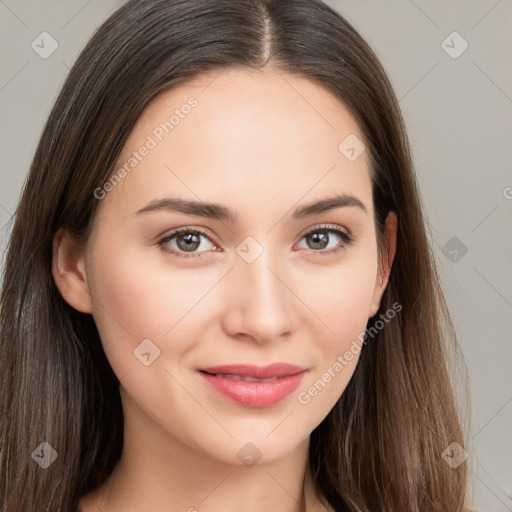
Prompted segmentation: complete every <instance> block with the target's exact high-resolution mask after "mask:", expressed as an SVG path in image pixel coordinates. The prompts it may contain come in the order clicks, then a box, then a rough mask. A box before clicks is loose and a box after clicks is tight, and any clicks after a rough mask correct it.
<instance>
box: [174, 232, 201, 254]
mask: <svg viewBox="0 0 512 512" xmlns="http://www.w3.org/2000/svg"><path fill="white" fill-rule="evenodd" d="M198 239H199V237H198V236H197V235H194V234H186V235H180V236H178V245H180V241H181V240H183V241H184V242H185V246H184V249H185V251H188V252H191V251H193V250H194V249H197V247H199V240H198ZM194 243H195V244H197V245H196V246H195V247H193V244H194ZM180 248H182V249H183V247H181V246H180Z"/></svg>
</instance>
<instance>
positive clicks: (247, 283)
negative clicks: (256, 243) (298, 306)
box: [223, 251, 295, 344]
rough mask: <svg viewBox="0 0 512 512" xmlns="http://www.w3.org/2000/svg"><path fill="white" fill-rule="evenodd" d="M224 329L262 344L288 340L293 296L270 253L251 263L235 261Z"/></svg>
mask: <svg viewBox="0 0 512 512" xmlns="http://www.w3.org/2000/svg"><path fill="white" fill-rule="evenodd" d="M228 279H229V281H228V283H227V290H226V294H227V297H228V300H227V305H228V307H227V309H226V310H224V316H223V318H224V328H225V330H226V332H227V333H229V334H230V335H231V336H234V337H238V338H251V339H252V340H254V341H256V342H258V343H260V344H262V343H269V342H272V341H274V340H278V339H280V338H282V337H284V336H286V335H287V334H288V333H289V332H290V331H291V330H292V328H293V325H294V319H295V316H294V312H293V304H292V300H293V293H292V291H291V290H290V289H289V286H290V285H289V284H288V283H287V281H288V280H287V279H286V275H285V272H284V271H283V268H282V265H278V263H277V261H276V259H272V261H271V260H270V258H269V257H268V255H267V251H263V253H262V254H261V255H260V256H259V257H258V258H257V259H256V260H255V261H253V262H252V263H248V262H247V261H245V260H244V259H243V258H238V257H237V259H236V262H235V268H234V269H233V270H232V271H231V272H230V273H229V275H228Z"/></svg>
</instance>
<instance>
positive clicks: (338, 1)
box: [0, 0, 512, 512]
mask: <svg viewBox="0 0 512 512" xmlns="http://www.w3.org/2000/svg"><path fill="white" fill-rule="evenodd" d="M328 3H329V4H330V5H331V6H333V7H334V8H336V9H337V10H339V11H340V12H341V13H342V14H343V15H344V16H345V17H346V18H347V19H348V21H350V22H351V23H352V24H353V25H354V26H355V27H356V28H357V29H358V30H359V31H360V33H361V34H362V35H363V36H364V37H365V38H366V39H367V41H368V42H369V43H370V45H371V46H372V48H373V49H374V50H375V51H376V53H377V55H378V56H379V58H380V59H381V62H382V63H383V64H384V67H385V68H386V70H387V71H388V74H389V76H390V78H391V81H392V83H393V85H394V87H395V91H396V93H397V97H398V98H399V100H400V105H401V107H402V109H403V112H404V116H405V119H406V122H407V126H408V130H409V136H410V140H411V145H412V149H413V152H414V158H415V162H416V168H417V173H418V180H419V183H420V187H421V192H422V196H423V200H424V203H425V209H426V214H427V217H428V221H429V224H430V227H431V233H432V244H433V247H434V251H435V256H436V259H437V262H438V267H439V273H440V276H441V279H442V282H443V288H444V290H445V293H446V299H447V301H448V305H449V307H450V311H451V313H452V315H453V320H454V322H455V325H456V328H457V332H458V334H459V336H460V343H461V346H462V350H463V353H464V356H465V359H466V363H467V366H468V370H469V376H470V386H471V388H470V389H471V394H470V400H471V409H464V410H465V411H467V414H468V416H469V419H470V423H469V426H468V439H469V445H468V451H469V452H470V459H468V463H470V461H471V468H472V472H473V477H472V482H473V485H474V490H473V496H474V503H475V505H476V506H477V508H479V509H480V510H482V511H494V512H501V511H512V463H511V460H512V442H511V438H510V434H511V433H512V428H511V427H512V379H511V377H510V375H511V372H510V368H511V367H512V349H511V343H510V342H511V335H510V333H511V331H512V270H511V263H512V236H511V233H512V169H511V162H512V144H511V140H512V138H511V135H512V130H511V127H512V116H511V112H512V67H511V65H510V63H511V62H512V44H511V35H510V34H511V33H512V30H511V29H512V1H511V0H499V1H496V0H479V1H475V0H466V1H463V0H457V1H455V0H453V1H439V0H437V1H428V2H427V1H426V0H422V1H420V0H415V1H413V0H388V1H386V2H385V3H384V2H379V1H377V0H359V1H358V2H355V1H353V0H352V1H348V0H330V1H329V2H328ZM121 4H122V2H121V1H120V0H105V1H100V0H89V1H87V0H67V1H66V2H64V1H61V2H58V1H55V0H51V1H50V0H47V1H45V2H43V1H39V2H33V1H32V2H30V1H28V0H0V26H1V45H0V53H1V58H2V60H1V62H2V66H1V68H0V113H1V119H2V136H1V148H0V149H1V154H2V161H3V165H2V167H1V169H0V185H1V187H0V228H1V231H0V250H1V251H2V252H3V250H4V248H5V244H6V240H7V236H8V228H7V226H6V223H7V222H8V220H9V218H10V217H11V215H12V214H13V212H14V210H15V208H16V204H17V201H18V197H19V194H20V191H21V188H22V185H23V182H24V180H25V177H26V174H27V172H28V168H29V165H30V162H31V159H32V156H33V153H34V150H35V147H36V144H37V142H38V139H39V136H40V133H41V130H42V128H43V125H44V123H45V121H46V118H47V116H48V114H49V111H50V108H51V106H52V105H53V102H54V101H55V99H56V96H57V94H58V92H59V90H60V87H61V86H62V84H63V81H64V79H65V77H66V75H67V73H68V70H69V69H70V67H71V66H72V64H73V62H74V61H75V59H76V57H77V56H78V54H79V52H80V50H81V49H82V48H83V46H84V45H85V43H86V42H87V40H88V39H89V37H90V36H91V35H92V33H93V31H94V30H95V29H96V28H97V27H98V26H99V25H100V24H101V23H102V22H103V21H104V20H105V19H106V18H107V16H108V15H109V14H111V13H112V12H113V11H114V10H115V9H116V8H117V7H119V6H120V5H121ZM42 32H48V33H49V34H50V35H51V36H52V38H54V39H55V40H56V41H57V43H58V48H57V49H56V50H55V51H54V53H52V54H51V55H50V56H49V57H47V58H46V59H43V58H42V57H41V56H40V55H39V54H38V53H36V51H35V50H34V49H33V48H32V47H31V45H32V42H33V41H34V40H36V42H37V41H40V38H38V36H39V35H40V34H41V33H42ZM453 32H457V33H458V34H460V36H458V35H455V36H453V35H451V34H452V33H453ZM448 36H450V37H448ZM45 37H46V36H45ZM443 41H445V42H444V43H443ZM464 41H465V42H466V43H467V44H468V48H467V49H466V50H465V51H464V52H462V53H460V52H461V50H463V49H464V47H465V44H466V43H465V42H464ZM39 44H40V46H42V45H41V43H39ZM49 44H50V41H49V39H46V43H45V51H48V49H49V48H50V46H49ZM40 51H43V49H42V48H41V49H40ZM449 53H451V54H452V56H450V54H449ZM459 53H460V55H459ZM454 57H456V58H454ZM466 250H467V252H465V251H466ZM454 471H455V470H454Z"/></svg>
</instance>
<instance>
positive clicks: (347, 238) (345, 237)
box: [158, 225, 354, 258]
mask: <svg viewBox="0 0 512 512" xmlns="http://www.w3.org/2000/svg"><path fill="white" fill-rule="evenodd" d="M317 232H322V233H329V234H334V235H337V236H339V237H340V238H341V240H342V242H340V243H339V244H338V245H337V246H336V247H335V248H334V249H329V250H327V251H325V250H322V251H314V250H312V249H311V250H310V251H309V252H310V253H312V255H313V257H315V256H316V255H317V254H319V255H320V256H331V255H333V254H336V253H338V252H339V251H341V250H342V249H344V248H346V247H348V246H349V245H351V244H352V243H353V242H354V236H353V235H352V234H351V233H349V232H348V231H343V230H341V229H339V228H336V227H333V226H328V225H327V226H326V225H322V226H317V227H315V228H313V229H311V230H309V231H307V232H306V233H304V234H303V235H302V237H301V240H302V239H303V238H305V237H307V236H308V235H310V234H312V233H317ZM184 233H187V234H194V235H203V236H204V237H205V238H207V239H208V240H209V241H210V242H211V243H212V244H213V243H214V242H213V241H212V240H211V239H210V235H209V234H208V233H207V232H206V231H203V230H202V229H199V228H193V229H192V228H187V227H184V228H179V229H176V230H174V231H173V232H171V233H169V234H168V235H167V236H165V237H164V238H162V239H161V240H160V241H159V242H158V245H159V246H160V248H161V249H162V251H164V252H166V253H169V254H172V255H174V256H178V257H180V258H200V257H202V253H201V252H200V253H190V254H187V253H184V252H180V251H176V250H174V249H169V247H168V245H167V244H168V243H169V242H170V241H171V240H172V239H173V238H175V237H177V236H179V235H181V234H184Z"/></svg>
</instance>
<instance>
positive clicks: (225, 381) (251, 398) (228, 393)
mask: <svg viewBox="0 0 512 512" xmlns="http://www.w3.org/2000/svg"><path fill="white" fill-rule="evenodd" d="M199 373H200V374H201V376H202V377H203V378H204V379H205V380H206V382H208V384H209V385H210V386H211V387H212V388H213V389H214V390H215V391H218V392H219V393H220V394H221V395H224V396H225V397H226V398H228V399H230V400H231V401H233V402H235V403H237V404H239V405H245V406H247V407H269V406H271V405H274V404H277V403H278V402H280V401H281V400H282V399H283V398H285V397H286V396H288V395H289V394H290V393H292V392H293V391H294V390H295V389H297V386H298V385H299V384H300V381H301V380H302V378H303V377H304V375H305V374H306V370H304V371H303V372H300V373H296V374H295V375H289V376H287V377H281V378H279V379H276V380H275V381H272V382H244V381H243V380H235V379H230V378H228V377H217V376H215V375H210V374H209V373H204V372H199Z"/></svg>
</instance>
